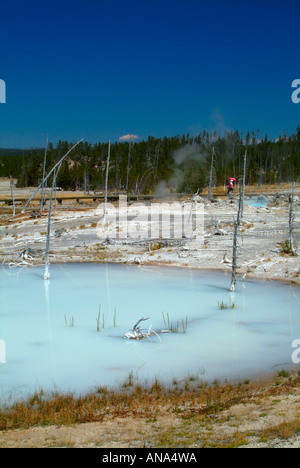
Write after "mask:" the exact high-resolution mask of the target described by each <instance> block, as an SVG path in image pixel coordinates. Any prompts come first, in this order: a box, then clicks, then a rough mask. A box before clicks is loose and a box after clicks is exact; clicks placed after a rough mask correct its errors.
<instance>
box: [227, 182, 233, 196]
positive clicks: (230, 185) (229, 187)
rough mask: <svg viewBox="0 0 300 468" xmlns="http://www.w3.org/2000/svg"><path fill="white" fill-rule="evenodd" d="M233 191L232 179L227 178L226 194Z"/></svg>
mask: <svg viewBox="0 0 300 468" xmlns="http://www.w3.org/2000/svg"><path fill="white" fill-rule="evenodd" d="M232 192H233V179H229V183H228V192H227V195H229V194H231V193H232Z"/></svg>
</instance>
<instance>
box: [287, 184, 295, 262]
mask: <svg viewBox="0 0 300 468" xmlns="http://www.w3.org/2000/svg"><path fill="white" fill-rule="evenodd" d="M294 188H295V184H294V183H293V185H292V191H291V194H290V197H289V198H290V200H289V201H290V210H289V241H290V250H291V252H292V254H293V255H297V252H296V248H295V244H294V239H293V229H294V221H295V214H294V206H293V205H294Z"/></svg>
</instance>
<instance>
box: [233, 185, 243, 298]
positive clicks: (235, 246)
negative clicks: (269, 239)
mask: <svg viewBox="0 0 300 468" xmlns="http://www.w3.org/2000/svg"><path fill="white" fill-rule="evenodd" d="M239 189H240V198H239V209H238V214H237V219H236V222H235V225H234V235H233V250H232V273H231V285H230V291H231V292H233V291H235V284H236V272H237V237H238V227H239V225H240V221H241V207H242V186H241V184H240V187H239Z"/></svg>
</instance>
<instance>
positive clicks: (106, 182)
mask: <svg viewBox="0 0 300 468" xmlns="http://www.w3.org/2000/svg"><path fill="white" fill-rule="evenodd" d="M109 159H110V141H109V142H108V156H107V161H106V174H105V194H104V206H103V218H104V222H105V217H106V205H107V186H108V170H109Z"/></svg>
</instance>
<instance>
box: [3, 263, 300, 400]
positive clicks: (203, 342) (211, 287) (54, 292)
mask: <svg viewBox="0 0 300 468" xmlns="http://www.w3.org/2000/svg"><path fill="white" fill-rule="evenodd" d="M9 273H11V270H10V271H9ZM43 273H44V272H43V268H34V269H24V270H22V271H21V272H20V274H18V275H11V274H9V275H8V274H7V271H6V270H4V269H2V270H0V279H1V287H0V303H1V311H0V339H1V340H2V342H5V348H6V362H5V364H4V363H2V364H1V363H0V399H4V398H7V397H8V396H11V397H12V398H15V397H20V396H23V395H26V393H28V392H29V393H32V392H33V391H35V390H38V389H40V388H43V389H44V390H59V391H74V392H75V393H77V392H81V393H82V392H86V391H89V390H92V388H93V386H99V385H107V386H114V385H120V383H122V382H123V381H124V380H125V379H126V378H127V377H128V375H129V373H133V375H134V377H137V378H139V379H140V380H141V381H145V380H148V381H149V380H152V379H154V378H158V379H159V380H161V381H164V382H165V383H168V382H170V381H171V380H172V379H173V378H174V377H176V378H177V379H180V378H184V377H186V376H187V375H191V374H193V375H201V378H203V379H207V380H211V379H214V378H218V379H224V378H228V379H230V380H234V379H242V378H246V377H247V378H248V377H251V376H254V375H257V374H259V373H264V372H272V369H273V366H275V365H278V366H280V365H282V366H283V365H285V366H286V364H288V365H289V366H290V367H293V363H292V361H291V354H292V351H293V349H292V348H291V343H292V341H293V340H294V339H297V338H300V308H299V300H300V294H299V287H292V286H287V285H283V284H281V283H278V282H276V283H272V282H262V281H249V282H245V283H239V284H238V286H237V291H236V293H234V294H232V293H229V292H228V288H229V285H230V276H229V275H228V274H227V275H226V274H223V273H219V272H204V271H196V270H189V269H175V268H156V267H155V268H154V267H138V266H124V265H113V264H107V265H105V264H102V265H100V264H97V265H96V264H83V265H82V264H73V265H72V264H69V265H51V280H50V281H48V282H44V280H43ZM222 301H223V303H224V304H230V303H232V302H233V301H234V302H235V303H236V308H233V309H224V310H220V309H219V308H218V303H219V304H220V303H221V302H222ZM142 317H145V318H146V317H147V318H148V317H149V320H147V321H145V322H143V324H142V326H145V327H147V328H148V327H149V326H150V325H151V326H152V329H153V330H161V329H163V328H165V327H166V322H167V321H168V323H167V325H170V324H171V323H172V324H173V325H174V324H176V323H177V322H181V321H182V320H184V321H185V320H186V317H187V322H188V324H187V329H186V331H185V333H172V334H161V335H160V339H158V338H157V337H156V336H152V337H151V339H145V340H142V341H133V340H126V339H125V338H124V334H125V333H126V332H127V331H129V330H130V329H131V328H132V327H133V325H134V324H135V323H136V322H137V321H138V320H139V319H140V318H142ZM98 330H99V331H98Z"/></svg>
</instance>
